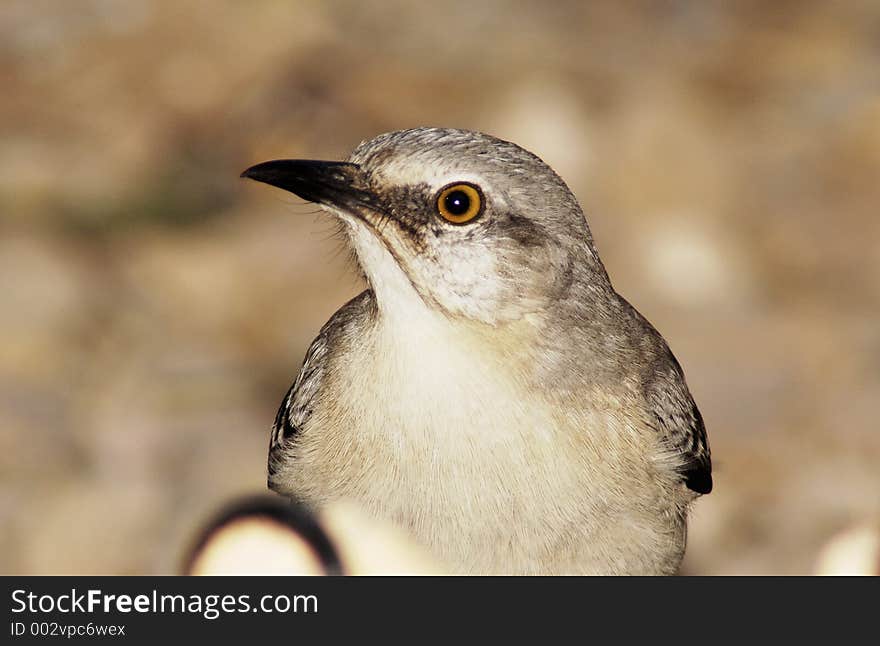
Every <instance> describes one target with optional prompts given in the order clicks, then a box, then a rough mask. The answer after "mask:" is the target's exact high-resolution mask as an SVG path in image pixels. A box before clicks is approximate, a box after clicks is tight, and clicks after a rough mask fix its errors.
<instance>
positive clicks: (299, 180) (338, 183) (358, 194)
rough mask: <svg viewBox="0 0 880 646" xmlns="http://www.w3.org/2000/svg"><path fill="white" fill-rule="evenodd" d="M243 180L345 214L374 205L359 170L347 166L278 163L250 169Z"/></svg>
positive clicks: (297, 161)
mask: <svg viewBox="0 0 880 646" xmlns="http://www.w3.org/2000/svg"><path fill="white" fill-rule="evenodd" d="M241 176H242V177H246V178H248V179H252V180H256V181H258V182H263V183H264V184H270V185H272V186H277V187H278V188H283V189H284V190H285V191H290V192H291V193H294V194H296V195H299V196H300V197H301V198H303V199H304V200H308V201H309V202H317V203H319V204H326V205H327V206H331V207H337V208H340V209H343V210H351V209H352V207H356V206H360V207H364V206H366V207H372V206H374V205H375V197H374V195H373V193H372V192H371V191H370V190H369V187H368V185H367V182H366V178H365V177H364V173H363V171H361V168H360V166H358V165H357V164H351V163H348V162H333V161H315V160H311V159H277V160H274V161H267V162H263V163H262V164H257V165H256V166H251V167H250V168H248V169H247V170H246V171H244V172H243V173H242V174H241Z"/></svg>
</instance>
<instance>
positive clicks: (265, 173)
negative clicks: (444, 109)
mask: <svg viewBox="0 0 880 646" xmlns="http://www.w3.org/2000/svg"><path fill="white" fill-rule="evenodd" d="M242 176H243V177H248V178H250V179H254V180H257V181H260V182H264V183H267V184H271V185H273V186H277V187H279V188H283V189H285V190H288V191H291V192H293V193H295V194H297V195H299V196H301V197H303V198H304V199H306V200H309V201H312V202H316V203H317V204H319V205H320V206H321V207H322V208H323V209H324V210H325V211H327V212H328V213H329V215H330V216H331V217H334V218H337V219H338V220H339V221H340V222H341V223H343V225H344V226H343V230H344V231H345V234H346V235H347V238H348V241H349V243H350V244H351V246H352V248H353V250H354V252H355V255H356V257H357V259H358V264H359V266H360V268H361V270H362V271H363V274H364V276H365V279H366V281H367V285H368V289H367V290H365V291H364V292H363V293H361V294H360V295H359V296H357V297H356V298H354V299H353V300H351V301H350V302H349V303H347V304H345V305H344V306H343V307H342V308H340V309H339V311H337V312H336V314H334V315H333V317H332V318H331V319H330V320H329V321H328V322H327V323H326V324H325V325H324V327H323V328H322V329H321V331H320V332H319V333H318V336H317V338H316V339H315V340H314V342H313V343H312V345H311V347H310V348H309V350H308V352H307V354H306V357H305V361H304V362H303V365H302V369H301V371H300V373H299V376H298V377H297V378H296V381H295V382H294V384H293V386H292V387H291V388H290V390H289V391H288V393H287V395H286V396H285V398H284V401H283V402H282V404H281V408H280V410H279V412H278V416H277V418H276V422H275V425H274V428H273V431H272V437H271V442H270V450H269V486H270V487H271V488H272V489H274V490H275V491H277V492H279V493H282V494H285V495H288V496H291V497H296V498H297V499H301V500H304V501H306V502H307V503H308V504H310V505H312V506H315V507H320V506H322V505H325V504H328V503H330V502H332V501H335V500H351V501H354V502H355V503H357V504H359V505H360V506H361V507H362V508H363V509H365V510H367V511H368V513H370V514H371V515H373V516H375V517H376V518H378V519H381V520H386V521H389V522H392V523H394V524H397V525H399V526H400V527H402V528H403V529H405V530H406V531H407V532H409V534H410V535H411V536H412V537H413V538H414V539H416V540H417V541H419V542H420V543H422V544H423V545H424V546H426V547H427V548H429V549H430V550H431V552H433V554H434V555H435V556H436V558H438V559H440V561H441V562H443V563H445V564H446V565H447V566H448V567H449V568H451V569H452V570H454V571H457V572H462V573H505V574H672V573H674V572H675V571H676V570H677V568H678V566H679V564H680V562H681V559H682V556H683V554H684V549H685V538H686V522H687V512H688V508H689V506H690V505H691V503H692V502H693V501H694V499H695V498H696V497H697V496H698V495H699V494H704V493H708V492H709V491H710V490H711V487H712V478H711V461H710V454H709V445H708V441H707V439H706V432H705V428H704V425H703V420H702V417H701V415H700V413H699V410H698V409H697V407H696V405H695V404H694V401H693V399H692V397H691V394H690V392H689V390H688V387H687V385H686V383H685V378H684V374H683V372H682V370H681V367H680V366H679V364H678V362H677V361H676V359H675V357H674V356H673V355H672V353H671V352H670V350H669V348H668V347H667V345H666V342H665V341H664V339H663V337H662V336H661V335H660V334H659V333H658V332H657V331H656V330H655V329H654V328H653V327H652V326H651V324H650V323H648V322H647V321H646V320H645V319H644V317H642V316H641V315H640V314H639V313H638V312H637V311H636V310H635V308H633V307H632V306H631V305H630V304H629V303H628V302H627V301H626V300H625V299H623V298H622V297H621V296H620V295H618V294H617V292H616V291H615V290H614V288H613V287H612V285H611V282H610V280H609V278H608V275H607V273H606V271H605V268H604V266H603V265H602V262H601V260H600V259H599V255H598V253H597V252H596V249H595V247H594V245H593V238H592V235H591V233H590V229H589V226H588V224H587V221H586V218H585V217H584V214H583V212H582V210H581V208H580V206H579V204H578V202H577V199H576V198H575V197H574V195H573V194H572V193H571V191H570V190H569V189H568V187H567V186H566V184H565V183H564V182H563V181H562V179H561V178H560V177H559V176H558V175H557V174H556V173H555V172H554V171H553V170H552V169H551V168H550V167H549V166H548V165H547V164H545V163H544V162H542V161H541V160H540V159H539V158H538V157H536V156H535V155H533V154H532V153H530V152H528V151H526V150H524V149H522V148H520V147H519V146H517V145H515V144H513V143H510V142H507V141H502V140H500V139H496V138H494V137H491V136H489V135H485V134H481V133H476V132H469V131H463V130H452V129H442V128H416V129H412V130H404V131H398V132H391V133H387V134H384V135H381V136H379V137H376V138H375V139H372V140H370V141H367V142H364V143H362V144H361V145H360V146H358V147H357V148H356V149H355V151H354V152H353V153H352V154H351V156H350V157H349V158H348V159H347V160H346V161H342V162H326V161H308V160H279V161H270V162H265V163H262V164H258V165H256V166H253V167H251V168H249V169H248V170H246V171H245V172H244V173H243V174H242Z"/></svg>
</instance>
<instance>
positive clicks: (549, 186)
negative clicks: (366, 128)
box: [242, 128, 607, 325]
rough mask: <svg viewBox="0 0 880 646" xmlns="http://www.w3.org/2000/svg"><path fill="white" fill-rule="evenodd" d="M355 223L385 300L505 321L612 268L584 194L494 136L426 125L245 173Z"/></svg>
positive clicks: (362, 259) (365, 261) (603, 280)
mask: <svg viewBox="0 0 880 646" xmlns="http://www.w3.org/2000/svg"><path fill="white" fill-rule="evenodd" d="M242 177H247V178H250V179H253V180H256V181H259V182H264V183H266V184H270V185H273V186H276V187H279V188H282V189H285V190H287V191H291V192H293V193H295V194H297V195H299V196H300V197H302V198H304V199H306V200H309V201H312V202H316V203H318V204H320V205H321V206H322V207H323V208H324V209H325V210H327V211H329V212H330V213H332V214H333V215H335V216H336V217H338V218H339V219H341V220H342V222H344V223H345V225H346V227H345V228H346V230H347V232H348V235H349V238H350V240H351V243H352V245H353V247H354V250H355V252H356V255H357V258H358V261H359V263H360V266H361V268H362V269H363V271H364V274H365V275H366V278H367V280H368V282H369V283H370V286H371V287H372V288H373V290H374V291H375V293H376V299H377V302H378V305H379V308H380V309H386V310H390V309H392V308H394V307H395V305H396V304H398V303H401V302H403V301H407V300H411V301H413V302H414V303H415V304H416V305H415V306H416V307H422V306H424V307H427V308H429V309H430V310H433V311H437V312H440V313H442V314H443V315H445V316H447V317H449V318H453V319H456V318H464V319H468V320H473V321H479V322H481V323H488V324H491V325H498V324H501V323H504V322H506V321H512V320H517V319H520V318H522V317H524V316H526V315H528V314H530V313H534V312H545V311H547V309H548V305H549V304H550V303H552V302H554V301H558V300H559V299H562V298H564V297H565V295H566V292H567V291H568V290H569V289H570V288H571V286H572V284H573V283H575V282H581V283H584V282H587V283H593V284H596V285H600V286H604V285H605V284H607V275H606V274H605V270H604V268H603V267H602V264H601V261H600V260H599V258H598V255H597V254H596V252H595V250H594V247H593V242H592V237H591V235H590V231H589V228H588V225H587V222H586V219H585V218H584V215H583V213H582V211H581V209H580V206H579V205H578V203H577V200H576V199H575V197H574V195H572V193H571V191H570V190H569V189H568V187H567V186H566V185H565V183H564V182H563V181H562V179H560V178H559V176H558V175H557V174H556V173H555V172H554V171H553V170H552V169H551V168H550V167H549V166H548V165H547V164H545V163H544V162H543V161H541V160H540V159H539V158H538V157H536V156H535V155H533V154H532V153H530V152H528V151H526V150H524V149H522V148H520V147H519V146H517V145H515V144H512V143H510V142H507V141H502V140H500V139H496V138H495V137H492V136H489V135H485V134H481V133H476V132H470V131H464V130H452V129H440V128H416V129H412V130H402V131H397V132H391V133H387V134H383V135H380V136H379V137H376V138H375V139H372V140H370V141H366V142H364V143H362V144H361V145H360V146H358V147H357V148H356V149H355V151H354V152H353V153H352V154H351V156H350V157H349V158H348V160H346V161H342V162H328V161H314V160H299V159H294V160H276V161H269V162H265V163H262V164H258V165H256V166H253V167H251V168H249V169H247V170H246V171H244V173H242Z"/></svg>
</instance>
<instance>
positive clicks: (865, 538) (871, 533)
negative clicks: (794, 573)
mask: <svg viewBox="0 0 880 646" xmlns="http://www.w3.org/2000/svg"><path fill="white" fill-rule="evenodd" d="M816 574H820V575H825V576H834V575H843V576H853V575H862V576H878V575H880V522H875V523H865V524H862V525H857V526H855V527H851V528H850V529H847V530H845V531H843V532H841V533H839V534H837V535H836V536H834V538H832V539H831V541H829V542H828V544H827V545H825V547H824V548H822V552H821V553H820V554H819V561H818V564H817V566H816Z"/></svg>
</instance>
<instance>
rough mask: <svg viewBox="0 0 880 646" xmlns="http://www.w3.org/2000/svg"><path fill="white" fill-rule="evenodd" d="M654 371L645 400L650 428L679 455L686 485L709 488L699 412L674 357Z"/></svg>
mask: <svg viewBox="0 0 880 646" xmlns="http://www.w3.org/2000/svg"><path fill="white" fill-rule="evenodd" d="M669 358H670V359H671V361H670V362H668V363H666V365H664V366H663V368H662V369H659V370H657V371H655V372H654V374H653V378H652V379H651V380H650V381H649V385H648V392H647V395H648V402H649V404H650V407H651V413H652V415H653V420H652V422H653V424H652V426H654V428H655V429H656V430H657V431H658V432H659V433H661V434H662V435H663V436H664V438H665V439H666V442H667V444H668V446H669V447H670V448H671V449H672V450H673V451H675V452H676V453H677V454H678V455H679V456H680V457H681V458H682V462H681V464H682V466H681V469H680V472H681V476H682V479H683V480H684V482H685V484H686V485H687V487H688V488H689V489H691V490H693V491H695V492H697V493H699V494H707V493H709V492H710V491H712V457H711V453H710V451H709V440H708V438H707V437H706V426H705V424H703V416H702V415H701V414H700V410H699V409H698V408H697V405H696V404H695V403H694V400H693V398H692V397H691V394H690V391H688V388H687V385H686V383H685V380H684V373H683V372H682V369H681V366H680V365H679V363H678V361H677V360H676V359H675V357H674V356H673V355H672V353H671V352H669Z"/></svg>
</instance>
